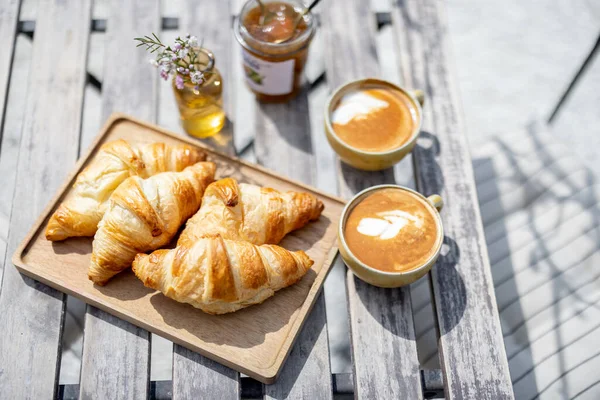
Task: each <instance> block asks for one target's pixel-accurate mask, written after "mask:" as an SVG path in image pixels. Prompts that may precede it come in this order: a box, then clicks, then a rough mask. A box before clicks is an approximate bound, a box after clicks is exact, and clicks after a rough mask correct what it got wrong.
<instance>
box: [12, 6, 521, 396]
mask: <svg viewBox="0 0 600 400" xmlns="http://www.w3.org/2000/svg"><path fill="white" fill-rule="evenodd" d="M20 3H21V1H20V0H8V1H4V2H2V4H1V5H0V110H2V115H0V118H2V119H0V122H2V125H1V126H2V127H3V128H5V129H3V134H2V136H1V137H2V143H1V148H0V149H1V153H0V166H2V171H9V173H6V174H5V176H3V177H2V181H1V184H2V191H5V194H6V193H8V192H6V191H10V193H12V192H14V197H13V198H12V207H11V212H10V222H8V219H7V220H6V222H4V221H3V220H0V223H2V224H3V226H2V232H8V235H7V237H8V239H7V244H6V249H5V251H3V252H0V256H3V261H4V263H3V265H4V268H3V269H0V276H2V288H1V292H0V327H1V328H0V329H1V335H0V388H1V390H2V395H1V397H3V398H10V399H21V398H33V399H42V398H51V397H53V396H55V395H58V396H59V397H62V398H72V397H77V395H78V394H79V397H80V398H102V399H104V398H116V397H118V398H146V397H155V398H165V397H170V396H172V397H174V398H211V399H217V398H219V399H221V398H222V399H229V398H239V397H240V396H241V395H244V396H246V397H263V396H264V397H266V398H283V397H289V398H306V399H324V398H332V396H333V393H334V391H336V392H339V393H342V392H346V393H347V392H353V393H354V394H355V396H356V397H359V398H365V399H374V398H382V399H391V398H410V399H417V398H423V397H424V396H425V397H430V396H431V395H432V393H430V392H431V389H433V390H434V391H435V389H441V385H442V382H443V395H444V396H445V397H446V398H449V399H462V398H465V399H473V398H477V399H500V398H512V397H513V394H512V387H511V382H510V377H509V372H508V366H507V361H506V355H505V352H504V344H503V342H502V335H501V331H500V324H499V320H498V311H497V309H496V301H495V296H494V290H493V285H492V280H491V276H490V270H489V262H488V257H487V251H486V247H485V240H484V236H483V230H482V225H481V220H480V215H479V209H478V205H477V198H476V193H475V183H474V181H473V170H472V166H471V160H470V157H469V151H468V147H467V142H466V138H465V135H464V124H463V118H462V114H461V109H460V103H459V96H458V93H457V90H456V81H455V79H454V74H453V73H452V62H451V56H450V52H449V45H450V43H449V36H448V31H447V24H446V19H445V15H444V7H443V4H442V3H441V2H440V1H437V0H398V1H397V2H395V3H394V4H393V5H392V6H391V12H385V13H376V12H374V10H373V9H372V6H373V5H374V4H376V3H379V2H375V1H371V2H368V1H363V0H361V1H358V0H355V1H343V0H325V1H323V4H322V5H320V6H319V7H318V8H317V10H316V12H317V14H318V18H319V20H320V28H319V33H318V34H317V36H316V37H315V40H314V42H313V45H312V49H311V60H310V64H309V66H308V72H307V74H308V76H309V78H308V80H307V83H306V89H305V90H304V91H303V92H302V93H301V95H300V96H299V97H297V98H296V99H295V100H293V101H292V102H290V103H289V104H283V105H261V104H257V103H256V102H255V101H254V99H253V98H252V96H251V95H250V94H249V92H248V90H247V89H246V88H245V87H244V86H243V82H242V75H241V72H240V70H241V68H240V59H239V58H240V54H239V53H240V51H239V48H238V45H237V43H235V41H234V39H233V35H232V30H231V25H232V21H233V18H234V16H235V14H236V12H237V11H238V10H239V9H240V6H241V4H240V3H241V1H239V0H232V1H230V2H228V1H224V0H223V1H221V0H219V1H217V0H213V1H210V0H202V1H198V0H183V1H182V4H181V6H182V7H184V10H183V12H181V15H180V17H179V18H161V8H160V5H159V1H158V0H149V1H143V2H142V1H125V2H120V1H116V0H114V1H112V2H109V4H104V2H100V3H103V4H104V6H105V7H106V9H107V15H106V17H105V18H101V19H93V18H92V1H91V0H81V1H74V0H73V1H64V0H40V1H39V5H38V8H37V17H36V18H35V21H33V20H31V21H21V22H19V9H20ZM381 26H388V27H389V26H391V29H392V32H393V37H394V41H395V51H394V52H388V51H385V52H382V51H380V49H379V48H378V45H377V43H376V40H375V34H376V32H377V29H379V28H381ZM167 30H168V31H171V32H181V33H184V32H188V31H189V32H192V33H194V34H196V35H198V36H199V37H203V38H204V43H205V44H206V45H207V46H208V47H210V48H211V49H212V50H214V52H215V54H216V57H217V65H218V66H219V68H220V69H221V71H222V73H223V75H224V77H225V83H226V85H227V87H226V89H227V93H226V96H225V97H226V98H225V102H226V107H227V112H228V116H229V119H230V123H229V124H228V126H227V127H226V129H225V131H224V133H223V134H222V135H221V136H220V137H219V141H218V142H217V141H215V140H211V141H209V144H211V145H216V146H219V147H221V148H224V149H226V150H228V151H230V152H232V153H233V152H235V149H236V148H237V149H238V153H239V152H240V151H241V150H246V149H248V146H247V144H248V143H252V148H250V151H247V152H244V156H246V157H248V158H251V159H252V158H255V160H256V161H257V162H259V163H260V164H262V165H265V166H267V167H269V168H272V169H274V170H276V171H278V172H280V173H281V174H284V175H287V176H290V177H292V178H295V179H299V180H302V181H304V182H307V183H310V184H313V185H315V186H317V187H319V188H321V189H325V190H328V191H331V192H333V193H336V194H338V195H341V196H343V197H346V198H348V197H350V196H352V194H354V193H356V192H358V191H360V190H361V189H363V188H365V187H368V186H372V185H375V184H380V183H390V182H397V183H399V184H403V185H407V186H412V187H415V186H416V188H417V190H419V191H420V192H422V193H423V194H425V195H430V194H433V193H439V194H441V195H442V196H443V197H444V199H445V202H446V205H445V208H444V211H443V213H442V215H443V219H444V226H445V233H446V237H445V240H444V242H445V245H444V248H443V251H442V256H441V257H440V259H439V261H438V263H437V265H436V266H435V267H434V268H433V270H432V272H431V273H430V274H429V277H428V279H429V282H430V286H431V290H432V298H433V302H434V308H435V310H436V326H437V330H438V335H439V336H438V337H439V340H438V343H439V353H440V363H441V371H435V370H433V371H431V370H426V371H423V370H421V368H420V366H419V362H418V359H417V348H416V344H415V330H414V324H413V313H412V305H411V295H410V288H401V289H394V290H390V289H378V288H375V287H371V286H369V285H367V284H365V283H363V282H362V281H360V280H357V279H356V278H355V277H354V276H353V275H352V274H351V273H347V279H346V287H347V292H348V296H347V297H348V309H349V321H350V332H351V347H352V358H353V369H352V374H351V376H350V375H348V374H345V375H344V374H342V375H334V376H333V377H332V375H331V371H330V363H329V347H328V340H327V322H326V314H325V302H324V298H323V296H321V297H320V298H319V300H318V301H317V304H316V306H315V308H314V310H313V311H312V313H311V315H310V317H309V320H308V321H307V323H306V325H305V327H304V329H303V331H302V333H301V335H300V337H299V340H298V341H297V343H296V344H295V346H294V348H293V350H292V352H291V354H290V357H289V359H288V361H287V363H286V365H285V366H284V369H283V372H282V374H281V376H280V378H279V380H278V381H277V382H276V383H275V384H273V385H261V384H259V383H258V382H256V381H253V380H250V379H248V378H243V379H241V378H240V375H239V374H238V373H237V372H235V371H233V370H230V369H228V368H225V367H223V366H221V365H219V364H217V363H215V362H213V361H210V360H208V359H206V358H204V357H202V356H200V355H198V354H196V353H193V352H191V351H188V350H186V349H184V348H181V347H179V346H175V347H174V350H173V351H174V357H173V380H172V382H166V383H165V382H158V383H155V382H150V378H149V369H150V338H151V336H150V334H149V333H148V332H146V331H144V330H143V329H141V328H138V327H135V326H133V325H131V324H129V323H127V322H124V321H122V320H119V319H117V318H115V317H112V316H111V315H108V314H106V313H104V312H102V311H99V310H98V309H95V308H93V307H88V309H87V315H86V319H85V330H84V349H83V360H82V368H81V380H80V384H79V385H75V386H66V387H63V386H60V387H59V385H58V374H59V366H60V355H61V337H62V335H63V323H64V314H65V304H66V296H65V295H64V294H63V293H60V292H58V291H56V290H53V289H51V288H49V287H47V286H45V285H43V284H41V283H38V282H36V281H33V280H31V279H29V278H27V277H25V276H22V275H21V274H19V273H18V272H17V271H16V269H15V268H14V266H13V265H12V264H11V263H10V256H11V255H12V253H13V252H14V250H15V248H16V246H17V244H18V243H19V242H20V240H21V239H22V238H23V236H24V235H25V233H26V232H27V231H28V230H29V228H30V227H31V225H32V224H33V222H34V221H35V219H36V218H37V216H38V214H39V213H40V212H41V211H42V209H43V208H44V207H45V206H46V204H47V202H48V200H49V199H50V197H51V195H53V193H54V192H55V190H56V189H57V188H58V187H59V186H60V184H61V183H62V182H63V179H64V178H65V176H66V174H67V173H68V171H69V170H70V169H71V168H72V166H73V164H74V163H75V161H76V159H77V158H78V155H79V154H80V152H81V150H82V149H85V147H86V146H87V145H88V144H89V143H90V140H91V137H90V135H89V134H87V133H85V132H83V131H82V119H83V117H82V110H83V104H84V87H85V85H86V82H91V83H93V84H96V86H97V87H98V88H101V95H102V115H103V118H106V117H108V115H109V114H110V113H112V112H113V111H121V112H126V113H130V114H132V115H134V116H137V117H139V118H142V119H146V120H149V121H156V120H157V116H160V115H167V114H164V113H166V112H168V113H169V114H168V116H167V117H161V118H162V120H166V121H172V123H173V125H175V123H176V122H175V121H176V118H177V115H176V112H175V109H174V108H173V103H172V102H173V100H172V98H169V100H168V102H169V104H170V106H164V107H163V106H162V104H163V103H165V101H161V102H160V104H161V107H159V106H158V105H159V92H160V90H159V89H160V88H161V87H160V86H159V85H158V76H157V74H156V71H154V70H152V69H151V68H150V67H147V66H146V64H145V62H146V59H147V58H148V56H147V55H146V54H145V53H144V52H143V51H141V50H140V49H135V48H134V43H133V40H132V38H133V37H135V36H139V35H140V34H146V33H150V32H161V31H167ZM19 31H21V32H26V33H28V34H29V35H31V33H33V56H32V63H31V66H30V69H29V80H28V96H27V100H26V102H25V106H24V110H23V112H22V115H23V116H24V117H23V119H22V120H19V121H15V120H9V119H10V118H8V117H7V118H6V119H4V111H5V108H6V107H5V106H6V104H5V100H6V98H7V92H8V89H9V87H10V85H11V84H12V83H13V82H11V80H10V76H11V70H13V71H14V70H15V68H19V66H18V65H11V64H12V55H13V49H14V43H15V37H16V35H17V34H18V32H19ZM93 31H101V32H105V35H106V41H105V48H104V57H103V58H104V60H105V61H104V64H105V65H104V73H103V77H102V79H101V80H98V79H96V78H94V77H93V76H90V75H89V74H88V73H87V71H89V70H90V68H91V67H90V66H89V65H88V50H89V43H90V35H91V32H93ZM90 58H92V57H91V56H90ZM11 68H12V69H11ZM368 76H373V77H381V76H382V77H384V78H388V79H391V80H395V81H399V82H398V83H402V84H403V85H405V86H406V87H410V88H420V89H422V90H424V92H425V95H426V103H425V107H424V125H423V131H422V135H421V138H420V139H419V142H418V146H417V147H416V148H415V150H414V152H413V155H412V160H411V159H410V158H409V159H406V160H404V161H402V162H401V163H400V164H399V165H398V166H397V167H396V168H394V169H389V170H385V171H382V172H376V173H366V172H360V171H357V170H354V169H352V168H350V167H348V166H346V165H343V164H341V163H340V162H339V160H338V159H337V158H336V156H335V155H334V154H333V153H332V151H331V149H330V148H329V146H328V145H327V143H326V139H325V136H324V132H323V128H322V109H323V98H324V96H325V95H326V94H327V93H330V92H331V91H332V90H333V89H334V88H335V87H337V86H338V85H340V84H342V83H344V82H346V81H348V80H351V79H355V78H360V77H368ZM163 88H164V86H163ZM163 94H164V90H163ZM169 96H171V95H170V94H169ZM169 107H170V108H169ZM161 113H162V114H161ZM9 117H10V116H9ZM169 124H170V123H167V125H169ZM7 127H11V129H8V128H7ZM14 127H18V128H20V130H15V128H14ZM174 128H175V129H179V128H177V127H176V126H174ZM250 140H252V142H250ZM242 148H244V149H242ZM411 164H412V166H411ZM0 250H4V249H3V248H0ZM4 253H5V254H4ZM338 262H340V261H338ZM337 284H338V285H343V282H341V281H340V282H337ZM434 394H435V393H434Z"/></svg>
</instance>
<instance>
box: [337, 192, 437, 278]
mask: <svg viewBox="0 0 600 400" xmlns="http://www.w3.org/2000/svg"><path fill="white" fill-rule="evenodd" d="M434 213H435V210H433V208H432V207H431V205H429V203H426V202H425V200H423V199H422V198H420V197H419V196H418V195H415V194H413V193H411V192H410V191H406V190H401V189H382V190H378V191H376V192H374V193H373V194H371V195H369V196H367V197H365V198H364V199H363V200H362V201H361V202H360V203H358V204H357V205H356V206H355V207H354V209H353V210H352V211H351V212H350V214H349V216H348V219H347V221H346V226H345V228H344V238H345V239H346V243H347V244H348V248H349V249H350V251H351V252H352V253H353V254H354V256H355V257H356V258H358V259H359V260H360V261H362V262H363V263H365V264H367V265H368V266H370V267H372V268H376V269H379V270H382V271H390V272H398V271H408V270H411V269H413V268H417V267H419V266H421V265H423V264H424V263H426V262H427V260H429V258H430V257H431V256H432V255H433V254H434V253H435V251H436V248H437V247H436V246H437V244H436V243H438V225H437V222H436V217H435V216H434Z"/></svg>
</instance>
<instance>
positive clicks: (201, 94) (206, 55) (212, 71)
mask: <svg viewBox="0 0 600 400" xmlns="http://www.w3.org/2000/svg"><path fill="white" fill-rule="evenodd" d="M198 58H199V62H198V63H197V64H196V65H197V67H198V69H199V70H202V71H204V81H203V82H202V83H201V84H200V85H194V84H193V83H191V82H185V84H184V87H183V89H177V87H176V85H175V79H173V81H172V86H173V93H174V94H175V100H176V101H177V106H178V107H179V114H180V116H181V125H182V127H183V129H184V130H185V131H186V132H187V133H188V134H189V135H191V136H195V137H197V138H207V137H210V136H213V135H216V134H217V133H218V132H219V131H220V130H221V129H222V128H223V125H224V124H225V111H224V110H223V80H222V77H221V73H220V72H219V70H218V69H217V68H216V67H215V57H214V55H213V54H212V52H210V51H208V50H206V49H200V54H199V57H198Z"/></svg>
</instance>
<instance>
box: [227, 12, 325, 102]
mask: <svg viewBox="0 0 600 400" xmlns="http://www.w3.org/2000/svg"><path fill="white" fill-rule="evenodd" d="M263 3H264V4H265V6H266V7H269V4H273V3H276V4H282V3H283V4H287V5H291V6H292V7H293V8H294V10H295V12H296V13H302V12H303V11H304V10H305V7H304V6H303V5H302V3H300V2H299V1H296V0H286V1H281V0H263ZM257 12H260V7H259V5H258V3H257V2H256V0H248V1H247V2H246V3H245V4H244V7H243V8H242V11H241V13H240V16H239V17H238V18H237V19H236V22H235V25H234V33H235V37H236V39H237V41H238V42H239V43H240V45H241V46H242V62H243V67H244V74H245V76H246V83H247V85H248V87H249V88H250V90H252V92H253V93H254V94H255V96H256V99H257V100H259V101H263V102H284V101H288V100H290V99H292V98H293V97H295V96H296V95H297V94H298V93H299V92H300V90H301V88H302V72H303V70H304V65H305V64H306V59H307V57H308V46H309V45H310V42H311V40H312V38H313V36H314V34H315V31H316V22H315V19H314V17H313V15H312V14H311V13H310V12H309V13H307V14H306V15H305V16H304V17H303V20H302V21H301V26H302V28H303V30H302V31H300V32H299V33H298V34H296V36H295V37H293V38H292V39H290V40H288V41H286V42H283V43H279V44H278V43H272V42H268V41H263V40H260V39H258V38H256V37H254V36H252V35H251V34H250V32H249V30H248V28H247V25H246V24H245V23H247V22H248V21H249V18H252V16H253V15H254V16H255V15H256V13H257ZM259 15H260V14H259Z"/></svg>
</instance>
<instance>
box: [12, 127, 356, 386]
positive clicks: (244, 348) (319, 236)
mask: <svg viewBox="0 0 600 400" xmlns="http://www.w3.org/2000/svg"><path fill="white" fill-rule="evenodd" d="M119 138H123V139H126V140H130V141H140V142H153V141H161V142H165V143H181V142H184V143H189V144H192V145H195V146H198V147H202V148H204V149H205V150H206V152H207V154H208V159H209V160H210V161H213V162H215V163H216V164H217V177H226V176H231V177H234V178H236V179H238V180H239V181H240V182H248V183H253V184H258V185H262V186H269V187H273V188H276V189H280V190H296V191H306V192H312V193H314V194H315V195H317V196H318V197H319V198H320V199H321V201H323V203H324V204H325V210H324V212H323V215H322V216H321V218H320V219H319V220H318V221H316V222H314V223H311V224H309V225H308V226H306V227H305V228H303V229H300V230H298V231H296V232H294V233H292V234H290V235H288V236H287V237H286V238H285V239H284V240H283V241H282V242H281V246H283V247H285V248H287V249H289V250H298V249H301V250H304V251H306V253H307V254H308V255H309V256H310V257H311V258H312V259H313V260H314V261H315V264H314V266H313V268H312V270H311V271H309V272H308V273H307V275H306V276H305V277H304V278H303V279H302V280H301V281H300V282H298V283H297V284H295V285H293V286H291V287H289V288H286V289H283V290H281V291H279V292H277V293H276V294H275V296H274V297H272V298H270V299H268V300H267V301H265V302H264V303H263V304H260V305H256V306H252V307H249V308H246V309H244V310H241V311H238V312H235V313H232V314H226V315H221V316H213V315H208V314H205V313H203V312H202V311H200V310H198V309H196V308H194V307H192V306H190V305H187V304H181V303H177V302H176V301H174V300H171V299H169V298H167V297H165V296H163V295H162V294H161V293H159V292H156V291H153V290H150V289H148V288H146V287H144V285H143V284H142V282H141V281H139V280H138V279H137V278H136V277H135V276H134V275H133V273H132V272H131V271H130V270H129V271H126V272H124V273H121V274H119V275H118V276H116V277H115V278H114V279H113V280H111V281H110V282H109V284H107V285H106V286H105V287H99V286H94V285H93V284H92V282H91V281H90V280H88V277H87V268H88V264H89V260H90V254H91V249H92V238H71V239H68V240H66V241H64V242H58V243H52V242H49V241H47V240H46V239H45V237H44V229H45V226H46V223H47V220H48V218H49V217H50V215H51V214H52V212H53V211H54V209H55V208H56V207H57V206H58V204H59V203H60V202H61V201H62V199H63V198H64V197H65V196H66V195H68V193H69V191H70V189H71V187H72V185H73V182H74V180H75V177H76V176H77V174H78V173H79V171H80V170H81V169H82V168H84V167H85V166H86V164H87V163H88V162H89V161H90V160H91V159H92V158H93V157H94V156H95V154H96V152H97V150H98V148H99V147H100V145H102V144H103V143H104V142H107V141H111V140H115V139H119ZM343 206H344V202H343V201H342V200H340V199H337V198H335V197H331V196H329V195H327V194H324V193H322V192H319V191H318V190H316V189H314V188H310V187H308V186H305V185H303V184H301V183H298V182H294V181H291V180H289V179H285V178H283V177H281V176H280V175H278V174H276V173H273V172H271V171H269V170H266V169H264V168H262V167H259V166H257V165H253V164H249V163H246V162H244V161H241V160H238V159H235V158H231V157H228V156H226V155H224V154H221V153H218V152H216V151H214V150H211V149H209V148H206V147H205V146H202V145H199V144H198V143H197V142H195V141H192V140H190V139H187V138H184V137H180V136H178V135H176V134H174V133H171V132H168V131H166V130H164V129H161V128H159V127H157V126H154V125H150V124H147V123H144V122H141V121H137V120H134V119H132V118H130V117H127V116H124V115H114V116H113V117H112V118H111V119H110V120H109V121H108V122H107V123H106V125H105V126H104V128H103V130H102V132H101V133H100V134H99V135H98V138H97V139H96V140H95V142H94V143H93V145H92V146H91V149H90V150H88V152H87V153H86V154H85V155H84V156H83V157H82V158H81V159H80V160H79V162H78V163H77V165H76V167H75V168H74V170H73V173H72V174H71V175H70V176H69V177H68V179H67V181H66V182H65V184H64V185H63V186H62V188H61V189H60V190H59V192H58V195H57V196H56V197H55V198H54V199H53V200H52V202H51V203H50V205H49V206H48V208H47V209H46V210H45V211H44V213H43V214H42V215H41V216H40V218H39V220H38V221H37V222H36V224H35V225H34V227H33V228H32V229H31V231H30V232H29V234H28V235H27V237H26V238H25V239H24V241H23V242H22V243H21V245H20V246H19V248H18V249H17V251H16V252H15V254H14V256H13V263H14V264H15V265H16V266H17V268H18V269H19V271H21V272H22V273H24V274H26V275H28V276H31V277H32V278H34V279H37V280H39V281H41V282H43V283H45V284H47V285H49V286H52V287H54V288H56V289H58V290H60V291H63V292H65V293H68V294H70V295H72V296H75V297H78V298H80V299H81V300H83V301H85V302H86V303H89V304H91V305H93V306H95V307H98V308H100V309H102V310H104V311H106V312H109V313H111V314H114V315H116V316H118V317H119V318H123V319H125V320H127V321H129V322H131V323H133V324H135V325H138V326H141V327H143V328H144V329H147V330H149V331H151V332H154V333H156V334H158V335H160V336H163V337H166V338H168V339H170V340H172V341H173V342H175V343H178V344H180V345H182V346H184V347H187V348H189V349H191V350H194V351H197V352H198V353H200V354H202V355H204V356H206V357H208V358H211V359H214V360H216V361H218V362H220V363H223V364H224V365H227V366H228V367H231V368H233V369H236V370H238V371H240V372H243V373H245V374H247V375H249V376H251V377H253V378H255V379H257V380H259V381H261V382H264V383H272V382H273V381H275V379H276V377H277V374H278V373H279V371H280V370H281V367H282V365H283V362H284V361H285V359H286V357H287V355H288V353H289V352H290V349H291V347H292V344H293V343H294V340H295V339H296V337H297V336H298V333H299V331H300V328H301V327H302V324H303V323H304V321H305V320H306V318H307V316H308V314H309V312H310V310H311V308H312V306H313V304H314V302H315V299H316V297H317V295H318V293H319V291H320V289H321V287H322V285H323V281H324V279H325V276H326V275H327V272H328V271H329V269H330V267H331V264H332V262H333V258H334V257H335V254H336V252H337V247H336V231H337V223H338V220H339V217H340V214H341V211H342V208H343Z"/></svg>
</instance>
